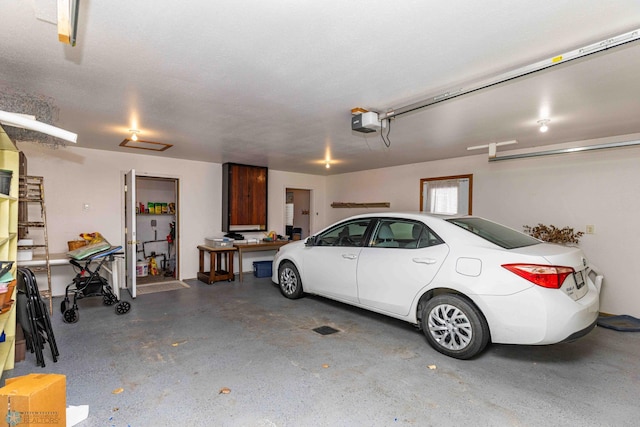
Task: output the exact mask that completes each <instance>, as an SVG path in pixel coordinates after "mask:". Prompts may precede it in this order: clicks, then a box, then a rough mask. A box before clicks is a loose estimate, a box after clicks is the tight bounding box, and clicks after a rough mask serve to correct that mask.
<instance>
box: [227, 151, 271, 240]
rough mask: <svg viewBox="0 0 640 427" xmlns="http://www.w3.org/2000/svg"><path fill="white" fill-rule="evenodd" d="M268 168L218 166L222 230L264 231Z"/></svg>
mask: <svg viewBox="0 0 640 427" xmlns="http://www.w3.org/2000/svg"><path fill="white" fill-rule="evenodd" d="M267 180H268V169H267V168H265V167H260V166H249V165H240V164H236V163H225V164H223V165H222V230H223V231H260V230H266V229H267Z"/></svg>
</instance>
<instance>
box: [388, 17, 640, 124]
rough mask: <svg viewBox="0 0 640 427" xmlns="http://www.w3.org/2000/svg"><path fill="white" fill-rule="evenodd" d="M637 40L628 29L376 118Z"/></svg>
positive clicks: (637, 33)
mask: <svg viewBox="0 0 640 427" xmlns="http://www.w3.org/2000/svg"><path fill="white" fill-rule="evenodd" d="M638 40H640V29H636V30H633V31H629V32H627V33H624V34H620V35H617V36H614V37H610V38H608V39H605V40H602V41H599V42H596V43H592V44H589V45H587V46H583V47H581V48H579V49H574V50H572V51H569V52H565V53H563V54H560V55H555V56H553V57H550V58H547V59H544V60H542V61H538V62H535V63H533V64H530V65H526V66H524V67H520V68H517V69H515V70H512V71H508V72H506V73H502V74H500V75H498V76H494V77H489V78H486V79H483V80H479V81H476V82H472V83H470V84H469V86H467V87H463V88H460V87H458V88H453V89H451V90H448V91H445V92H443V93H441V94H438V95H435V96H431V97H429V98H426V99H424V100H422V101H418V102H415V103H413V104H409V105H405V106H402V107H398V108H395V109H388V110H387V111H386V112H381V113H378V119H379V120H380V121H381V122H383V121H384V119H390V118H393V117H396V116H399V115H401V114H406V113H409V112H411V111H415V110H419V109H421V108H425V107H428V106H430V105H433V104H437V103H439V102H442V101H446V100H448V99H453V98H456V97H458V96H461V95H465V94H467V93H471V92H475V91H477V90H480V89H485V88H488V87H491V86H495V85H497V84H500V83H504V82H507V81H510V80H513V79H515V78H518V77H522V76H526V75H528V74H531V73H534V72H536V71H541V70H544V69H546V68H550V67H553V66H556V65H560V64H564V63H565V62H569V61H572V60H574V59H578V58H582V57H584V56H587V55H591V54H594V53H596V52H600V51H603V50H607V49H611V48H612V47H615V46H620V45H623V44H625V43H630V42H635V41H638Z"/></svg>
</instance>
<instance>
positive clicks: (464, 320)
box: [421, 294, 489, 359]
mask: <svg viewBox="0 0 640 427" xmlns="http://www.w3.org/2000/svg"><path fill="white" fill-rule="evenodd" d="M421 321H422V331H423V332H424V334H425V335H426V337H427V341H429V344H431V346H432V347H433V348H435V349H436V350H437V351H439V352H440V353H442V354H446V355H447V356H450V357H455V358H456V359H469V358H471V357H473V356H475V355H477V354H478V353H480V352H481V351H482V350H484V348H485V347H486V346H487V343H488V342H489V327H488V326H487V321H486V320H485V318H484V316H483V315H482V313H481V312H480V310H478V309H477V308H476V307H475V306H474V305H473V304H472V303H471V302H470V301H468V300H467V299H466V298H464V297H462V296H460V295H455V294H441V295H437V296H435V297H433V298H432V299H430V300H429V301H427V303H426V304H425V306H424V308H423V310H422V320H421Z"/></svg>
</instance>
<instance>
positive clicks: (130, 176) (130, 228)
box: [124, 169, 138, 298]
mask: <svg viewBox="0 0 640 427" xmlns="http://www.w3.org/2000/svg"><path fill="white" fill-rule="evenodd" d="M124 185H125V187H124V190H125V194H124V216H125V229H124V231H125V242H126V245H125V263H126V265H127V267H126V269H125V270H126V272H125V274H126V277H127V280H126V288H127V290H128V291H129V294H131V298H135V297H136V261H137V258H136V257H137V253H136V252H137V249H138V245H137V242H136V208H135V206H136V171H135V169H131V170H130V171H129V172H127V173H126V174H125V176H124Z"/></svg>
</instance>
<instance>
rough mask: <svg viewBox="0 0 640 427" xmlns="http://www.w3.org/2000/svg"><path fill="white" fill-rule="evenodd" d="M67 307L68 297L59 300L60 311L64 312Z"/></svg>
mask: <svg viewBox="0 0 640 427" xmlns="http://www.w3.org/2000/svg"><path fill="white" fill-rule="evenodd" d="M67 308H69V298H65V299H63V300H62V301H60V313H62V314H64V312H65V311H67Z"/></svg>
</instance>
